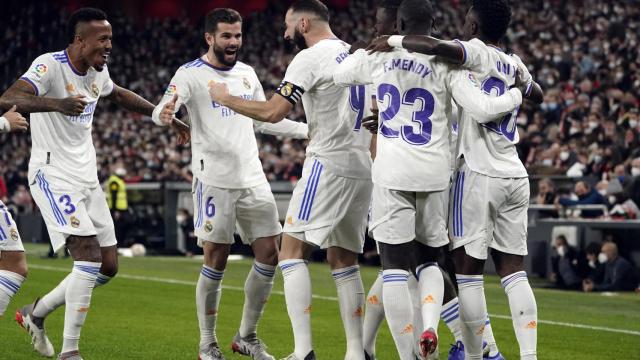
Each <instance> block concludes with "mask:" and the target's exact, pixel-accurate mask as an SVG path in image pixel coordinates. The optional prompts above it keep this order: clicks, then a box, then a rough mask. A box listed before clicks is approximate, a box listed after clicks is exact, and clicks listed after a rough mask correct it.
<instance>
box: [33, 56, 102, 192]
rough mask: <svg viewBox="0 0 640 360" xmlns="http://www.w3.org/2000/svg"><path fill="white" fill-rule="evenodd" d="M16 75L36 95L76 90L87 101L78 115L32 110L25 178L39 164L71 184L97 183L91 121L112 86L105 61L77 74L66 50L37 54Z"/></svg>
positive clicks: (58, 95)
mask: <svg viewBox="0 0 640 360" xmlns="http://www.w3.org/2000/svg"><path fill="white" fill-rule="evenodd" d="M20 79H21V80H23V81H26V82H28V83H29V84H31V86H33V89H34V90H35V92H36V95H37V96H46V97H49V98H56V99H63V98H66V97H69V96H73V95H79V94H81V95H84V96H85V97H84V100H85V101H87V106H86V107H85V109H84V112H83V113H82V114H81V115H79V116H67V115H64V114H62V113H59V112H42V113H32V114H31V159H30V161H29V179H30V180H32V179H33V177H34V176H35V171H37V170H38V168H41V167H43V166H52V167H54V168H55V169H56V170H58V171H59V172H60V174H61V175H62V176H64V177H65V179H66V180H68V181H69V182H71V183H73V184H78V185H82V186H88V187H94V186H97V185H99V182H98V170H97V167H96V150H95V148H94V147H93V140H92V138H91V128H92V126H91V125H92V123H93V113H94V111H95V109H96V105H97V103H98V99H100V98H101V97H104V96H107V95H109V94H111V92H112V91H113V88H114V84H113V81H111V79H110V78H109V71H108V70H107V67H106V66H105V68H104V69H103V70H102V71H96V70H95V69H94V68H89V70H88V71H87V72H86V73H85V74H82V73H80V72H79V71H78V70H77V69H75V68H74V67H73V64H71V62H70V61H69V56H68V54H67V52H66V50H65V51H59V52H54V53H48V54H44V55H40V56H39V57H37V58H36V59H35V60H34V61H33V64H31V67H30V68H29V70H28V71H27V72H26V73H25V74H24V75H23V76H22V77H21V78H20Z"/></svg>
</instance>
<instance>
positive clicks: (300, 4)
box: [289, 0, 329, 22]
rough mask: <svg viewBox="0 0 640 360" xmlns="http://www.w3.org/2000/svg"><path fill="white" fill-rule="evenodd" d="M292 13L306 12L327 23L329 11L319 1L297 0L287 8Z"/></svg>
mask: <svg viewBox="0 0 640 360" xmlns="http://www.w3.org/2000/svg"><path fill="white" fill-rule="evenodd" d="M289 9H291V11H293V12H308V13H312V14H314V15H317V16H318V17H319V18H320V20H322V21H325V22H329V9H328V8H327V5H325V4H323V3H322V1H319V0H298V1H296V2H294V3H293V4H291V6H290V7H289Z"/></svg>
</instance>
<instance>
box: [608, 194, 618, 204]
mask: <svg viewBox="0 0 640 360" xmlns="http://www.w3.org/2000/svg"><path fill="white" fill-rule="evenodd" d="M617 201H618V199H616V197H615V196H613V195H611V196H609V204H615V203H616V202H617Z"/></svg>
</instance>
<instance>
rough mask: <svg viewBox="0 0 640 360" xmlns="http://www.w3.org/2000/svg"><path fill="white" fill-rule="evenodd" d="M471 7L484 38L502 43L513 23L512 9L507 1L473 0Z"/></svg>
mask: <svg viewBox="0 0 640 360" xmlns="http://www.w3.org/2000/svg"><path fill="white" fill-rule="evenodd" d="M471 6H472V9H473V11H474V12H475V14H476V16H477V17H478V21H479V22H480V24H479V26H480V31H481V32H482V33H483V34H484V36H486V37H487V38H488V39H489V40H491V41H500V39H502V38H503V37H504V34H506V32H507V29H508V28H509V23H510V22H511V7H510V6H509V3H508V2H507V0H473V2H472V5H471Z"/></svg>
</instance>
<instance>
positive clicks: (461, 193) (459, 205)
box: [458, 171, 465, 236]
mask: <svg viewBox="0 0 640 360" xmlns="http://www.w3.org/2000/svg"><path fill="white" fill-rule="evenodd" d="M464 175H465V174H464V171H463V172H462V175H461V178H460V180H461V182H462V184H461V185H460V198H459V199H458V218H459V224H458V225H459V228H458V231H459V232H460V234H459V235H458V236H462V235H464V221H463V218H462V199H463V197H464Z"/></svg>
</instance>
